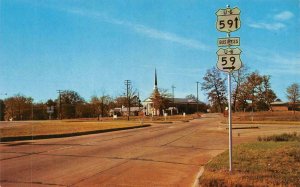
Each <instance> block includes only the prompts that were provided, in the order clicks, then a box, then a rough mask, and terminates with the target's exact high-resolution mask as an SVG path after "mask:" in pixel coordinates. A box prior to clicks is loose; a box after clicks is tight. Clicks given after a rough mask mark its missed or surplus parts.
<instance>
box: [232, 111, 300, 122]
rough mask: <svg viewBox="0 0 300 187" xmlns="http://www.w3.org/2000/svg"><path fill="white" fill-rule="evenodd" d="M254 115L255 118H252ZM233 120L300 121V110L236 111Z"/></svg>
mask: <svg viewBox="0 0 300 187" xmlns="http://www.w3.org/2000/svg"><path fill="white" fill-rule="evenodd" d="M252 117H253V120H252ZM233 121H236V122H240V121H294V122H299V121H300V111H296V112H295V114H294V112H293V111H262V112H253V113H251V112H236V113H233Z"/></svg>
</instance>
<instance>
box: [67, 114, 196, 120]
mask: <svg viewBox="0 0 300 187" xmlns="http://www.w3.org/2000/svg"><path fill="white" fill-rule="evenodd" d="M199 117H201V113H198V114H190V115H185V116H183V115H172V116H171V115H168V116H166V117H164V116H153V117H152V116H130V121H135V122H136V121H138V122H140V121H146V122H152V121H182V120H192V119H195V118H199ZM97 120H98V119H97V118H82V119H71V120H69V121H74V122H75V121H97ZM99 121H127V116H118V118H117V119H115V120H113V118H112V117H104V118H100V119H99Z"/></svg>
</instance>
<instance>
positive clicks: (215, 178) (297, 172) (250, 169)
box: [200, 134, 300, 186]
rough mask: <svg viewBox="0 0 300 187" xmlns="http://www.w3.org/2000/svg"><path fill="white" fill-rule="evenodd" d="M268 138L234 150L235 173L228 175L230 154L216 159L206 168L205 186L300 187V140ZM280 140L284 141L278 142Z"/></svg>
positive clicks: (290, 135)
mask: <svg viewBox="0 0 300 187" xmlns="http://www.w3.org/2000/svg"><path fill="white" fill-rule="evenodd" d="M282 137H288V138H282ZM295 137H296V138H295ZM267 139H268V140H266V141H264V140H262V141H260V142H256V143H250V144H241V145H239V146H236V147H234V148H233V173H232V174H230V173H229V172H228V151H226V152H224V153H222V154H220V155H218V156H217V157H215V158H214V159H213V160H212V161H211V162H210V163H208V164H207V165H206V166H205V172H204V174H203V176H202V177H201V179H200V184H201V185H202V186H298V185H299V184H300V137H299V136H296V135H295V134H281V135H274V136H272V138H267ZM279 139H280V140H281V141H278V140H279ZM272 140H274V141H272ZM276 140H277V141H276ZM283 140H284V141H283Z"/></svg>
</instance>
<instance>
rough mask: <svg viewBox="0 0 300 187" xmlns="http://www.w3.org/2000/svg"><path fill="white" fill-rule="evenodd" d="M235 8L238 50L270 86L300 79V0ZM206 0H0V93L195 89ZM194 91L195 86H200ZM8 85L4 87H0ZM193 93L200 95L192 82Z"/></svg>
mask: <svg viewBox="0 0 300 187" xmlns="http://www.w3.org/2000/svg"><path fill="white" fill-rule="evenodd" d="M227 3H228V4H230V5H231V7H235V6H237V7H239V8H240V9H241V22H242V25H241V28H240V29H239V30H238V31H236V32H233V33H232V34H231V35H232V36H236V37H240V38H241V46H240V48H241V50H242V54H241V59H242V61H243V63H244V64H245V65H246V66H247V67H249V69H250V70H251V71H255V70H258V71H259V73H261V74H266V75H271V86H272V88H273V89H274V91H275V93H276V94H277V96H278V97H279V98H280V99H282V100H286V97H285V90H286V88H287V86H289V85H290V84H292V83H294V82H298V83H299V82H300V79H299V77H300V34H299V33H300V15H299V14H300V1H299V0H285V1H282V0H264V1H261V0H249V1H227ZM225 7H226V3H225V2H224V1H221V0H220V1H212V0H164V1H162V0H128V1H125V0H123V1H121V0H112V1H108V0H106V1H104V0H103V1H98V0H89V1H85V0H72V1H71V0H49V1H47V0H44V1H38V0H0V75H1V76H0V94H1V95H0V98H5V97H8V96H12V95H15V94H18V93H21V94H24V95H26V96H31V97H33V98H34V99H35V101H46V100H47V99H50V98H52V99H55V98H57V92H56V90H58V89H62V90H64V89H69V90H74V91H77V92H78V93H79V94H80V95H81V96H83V97H84V98H85V99H86V100H89V99H90V97H91V96H92V95H102V94H103V93H105V94H109V95H111V96H118V95H120V94H122V93H124V92H125V86H124V80H126V79H129V80H131V81H132V85H133V87H134V88H136V89H137V90H138V91H139V92H140V95H141V97H142V99H145V98H146V97H148V96H149V94H150V93H151V92H152V89H153V84H154V80H153V79H154V78H153V77H154V69H155V67H156V68H157V72H158V86H159V87H160V88H165V89H169V91H171V86H172V85H175V87H176V88H175V97H185V96H186V95H188V94H196V81H200V82H201V81H202V80H203V79H202V78H203V76H204V74H205V72H206V70H207V69H209V68H212V67H213V66H215V65H216V61H217V56H216V51H217V50H218V47H217V38H220V37H225V36H226V33H221V32H218V31H217V30H216V27H215V23H216V15H215V12H216V11H217V10H218V9H219V8H225ZM199 91H200V90H199ZM4 93H7V96H5V95H3V94H4ZM199 96H200V99H201V100H203V101H206V96H205V95H204V93H203V92H202V91H200V92H199Z"/></svg>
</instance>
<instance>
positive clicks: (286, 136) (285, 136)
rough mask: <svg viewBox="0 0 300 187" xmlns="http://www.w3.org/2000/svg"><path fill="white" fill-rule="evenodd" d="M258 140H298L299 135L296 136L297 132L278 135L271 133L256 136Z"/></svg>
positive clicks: (299, 139)
mask: <svg viewBox="0 0 300 187" xmlns="http://www.w3.org/2000/svg"><path fill="white" fill-rule="evenodd" d="M257 140H258V141H265V142H268V141H274V142H283V141H300V136H297V132H293V133H283V134H279V135H272V136H264V137H261V136H258V137H257Z"/></svg>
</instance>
